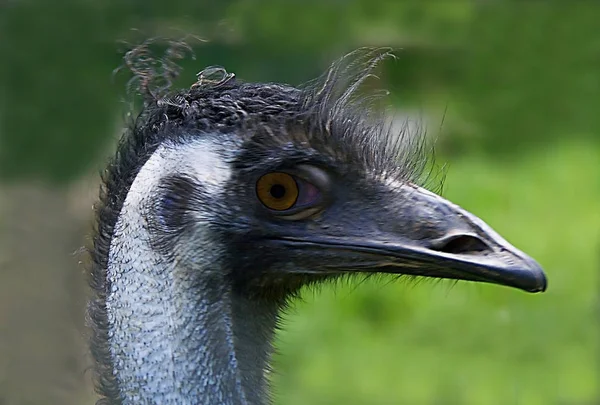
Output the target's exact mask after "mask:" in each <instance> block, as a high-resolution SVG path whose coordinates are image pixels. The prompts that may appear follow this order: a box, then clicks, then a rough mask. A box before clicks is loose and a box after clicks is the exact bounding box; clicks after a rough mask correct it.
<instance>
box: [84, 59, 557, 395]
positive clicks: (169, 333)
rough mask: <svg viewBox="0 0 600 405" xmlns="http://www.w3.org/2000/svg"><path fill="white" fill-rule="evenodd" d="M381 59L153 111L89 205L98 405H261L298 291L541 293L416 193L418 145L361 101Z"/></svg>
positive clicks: (495, 243)
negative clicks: (380, 284)
mask: <svg viewBox="0 0 600 405" xmlns="http://www.w3.org/2000/svg"><path fill="white" fill-rule="evenodd" d="M384 57H385V55H383V54H380V53H374V52H365V53H363V54H360V55H358V56H357V55H356V54H351V55H349V56H346V57H344V58H342V59H341V60H339V61H337V62H336V63H334V64H333V65H332V66H331V67H330V68H329V69H328V70H327V71H326V72H325V73H324V74H323V76H322V77H321V78H319V79H317V80H315V81H313V82H312V83H310V84H309V85H306V86H304V87H302V88H295V87H291V86H288V85H283V84H274V83H268V84H255V83H243V82H240V81H238V80H236V79H235V78H233V77H232V75H229V74H223V75H222V77H221V78H220V79H215V80H208V79H206V80H204V79H203V77H204V76H203V75H200V78H201V80H200V81H199V82H198V83H196V84H195V85H194V86H192V87H191V88H190V89H187V90H182V91H179V92H177V93H175V94H172V95H170V96H164V97H155V98H154V99H152V100H151V101H149V102H147V103H146V105H145V107H144V108H143V110H142V112H141V113H140V114H139V116H138V117H137V118H136V120H135V123H134V124H133V126H132V127H131V129H130V130H128V131H127V132H126V133H125V135H124V136H123V138H122V139H121V142H120V145H119V147H118V150H117V153H116V156H115V157H114V159H113V160H112V161H111V162H110V164H109V165H108V168H107V169H106V171H105V175H104V179H103V180H104V181H103V187H102V188H101V197H100V203H99V205H98V206H97V208H96V212H97V232H96V234H95V238H94V249H93V252H92V255H93V262H94V266H93V269H92V282H91V284H92V290H93V292H94V297H93V299H92V300H91V301H90V304H89V310H88V311H89V318H90V320H91V326H92V330H93V332H92V341H91V349H92V354H93V356H94V358H95V371H96V386H97V391H98V393H99V394H100V395H101V397H102V399H100V400H99V402H98V403H99V404H111V405H117V404H123V405H133V404H135V405H151V404H157V405H158V404H160V405H170V404H178V405H184V404H206V405H215V404H226V405H262V404H267V403H269V402H270V401H269V392H268V377H267V373H266V371H267V370H268V368H269V358H270V355H271V354H272V347H271V342H272V340H273V337H274V333H275V330H276V328H277V326H278V319H279V317H280V314H281V313H282V311H284V310H285V308H286V306H287V305H288V303H289V302H290V300H292V299H293V298H294V297H296V296H297V294H298V292H299V290H300V289H301V288H302V287H303V286H307V285H314V284H319V283H323V282H326V281H329V280H335V279H338V278H340V277H350V276H352V275H363V276H369V275H373V274H389V275H393V276H396V277H399V276H401V275H402V276H405V277H433V278H445V279H454V280H469V281H477V282H487V283H495V284H500V285H505V286H509V287H514V288H518V289H521V290H524V291H528V292H540V291H544V290H545V289H546V277H545V275H544V272H543V270H542V269H541V267H540V266H539V265H538V264H537V263H536V262H535V261H534V260H533V259H532V258H530V257H529V256H528V255H526V254H525V253H523V252H521V251H520V250H518V249H516V248H515V247H513V246H512V245H511V244H509V243H508V242H507V241H506V240H504V239H503V238H502V237H501V236H500V235H498V234H497V233H496V232H494V231H493V230H492V229H491V228H490V227H489V226H488V225H486V224H485V223H484V222H483V221H482V220H480V219H479V218H477V217H476V216H475V215H473V214H471V213H469V212H467V211H466V210H464V209H461V208H460V207H458V206H457V205H454V204H452V203H451V202H449V201H447V200H445V199H443V198H442V197H440V196H438V195H436V194H434V193H433V192H430V191H427V190H426V189H425V188H424V187H423V184H421V183H420V180H421V179H422V177H423V176H422V174H423V170H424V169H425V166H426V165H425V164H424V163H423V162H424V161H425V160H426V153H425V152H424V150H425V149H424V148H423V147H422V146H423V142H422V136H408V135H406V134H397V133H394V132H393V131H391V130H390V127H389V126H388V125H386V124H385V119H384V117H383V115H382V114H379V113H377V112H376V111H378V110H377V109H375V108H371V105H372V98H370V97H366V96H361V93H360V92H359V88H361V86H362V85H363V83H364V82H365V80H367V79H368V78H369V77H370V76H371V75H372V71H373V69H374V68H375V66H376V65H377V63H378V62H379V61H380V60H381V59H383V58H384ZM419 184H420V185H419Z"/></svg>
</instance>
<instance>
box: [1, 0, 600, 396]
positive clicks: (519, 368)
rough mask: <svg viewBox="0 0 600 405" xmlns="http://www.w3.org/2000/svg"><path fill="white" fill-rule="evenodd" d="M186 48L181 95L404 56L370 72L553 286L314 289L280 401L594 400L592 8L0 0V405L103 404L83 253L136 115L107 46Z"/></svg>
mask: <svg viewBox="0 0 600 405" xmlns="http://www.w3.org/2000/svg"><path fill="white" fill-rule="evenodd" d="M132 28H134V29H136V30H132ZM188 33H191V34H195V35H197V36H199V37H201V38H204V39H208V40H209V42H205V43H198V44H197V46H196V47H195V53H196V60H189V61H186V62H184V63H183V65H184V67H185V70H184V71H183V75H182V79H181V80H182V83H183V84H184V85H189V83H192V82H193V81H194V79H195V73H196V72H198V71H200V70H201V69H202V68H203V67H205V66H208V65H223V66H225V67H226V68H227V70H228V71H232V72H235V73H236V76H237V77H238V78H241V79H243V80H246V81H284V82H288V83H292V84H300V83H302V82H305V81H307V80H309V79H311V78H313V77H314V76H315V75H317V74H318V73H319V72H320V71H322V70H323V69H324V68H325V67H326V66H327V65H328V64H329V63H330V62H331V61H332V60H334V59H336V58H338V57H339V56H341V55H343V54H344V53H346V52H348V51H349V50H352V49H354V48H356V47H358V46H363V45H371V46H372V45H381V46H392V47H395V48H399V49H400V50H399V51H398V52H397V55H398V59H397V60H396V61H394V62H390V63H387V64H386V65H385V66H384V67H383V71H382V74H381V77H382V80H383V82H384V86H385V87H387V88H389V89H390V90H391V92H392V94H391V97H392V101H393V103H394V105H395V106H396V108H397V109H398V111H400V112H404V113H407V114H413V113H415V114H417V115H418V116H420V117H423V118H424V119H425V121H426V123H427V127H428V130H429V131H430V132H431V133H432V134H433V135H434V136H437V137H438V138H439V140H438V142H437V161H438V163H443V164H444V163H445V164H446V169H447V177H446V180H445V184H444V196H445V197H447V198H449V199H450V200H453V201H454V202H456V203H458V204H459V205H461V206H463V207H464V208H466V209H468V210H470V211H472V212H474V213H475V214H477V215H478V216H480V217H482V218H483V219H484V220H485V221H486V222H488V223H489V224H490V225H492V226H493V227H494V228H496V229H497V230H498V231H499V232H500V233H501V234H503V236H505V237H506V238H507V239H508V240H509V241H511V242H512V243H514V244H515V245H516V246H518V247H519V248H521V249H522V250H524V251H526V252H527V253H529V254H531V255H532V256H533V257H535V258H536V259H537V260H538V261H539V262H540V263H541V264H542V265H543V267H544V268H545V270H546V271H547V274H548V277H549V290H548V292H547V293H545V294H542V295H528V294H524V293H522V292H519V291H513V290H510V289H507V288H501V287H497V286H488V285H475V284H468V283H458V284H457V285H453V284H452V283H449V282H439V283H437V282H436V283H434V282H420V283H416V284H415V283H406V282H404V283H403V282H396V283H385V282H384V283H382V282H374V281H368V282H364V283H356V284H353V285H341V286H337V287H336V288H332V287H331V288H330V287H326V288H323V289H322V290H321V291H319V292H318V293H315V292H313V291H306V292H305V294H304V301H303V302H299V303H298V304H297V305H296V306H295V307H294V308H293V310H292V311H291V312H290V314H289V315H288V316H287V318H286V328H285V330H284V331H282V332H281V333H280V334H279V335H278V339H277V347H278V350H279V354H278V355H277V356H276V357H275V359H274V365H275V369H276V373H275V374H274V375H273V385H274V392H275V399H276V401H275V402H276V404H282V405H283V404H290V405H295V404H315V405H318V404H409V405H426V404H427V405H430V404H431V405H433V404H436V405H454V404H456V405H459V404H460V405H461V404H465V405H467V404H469V405H470V404H472V405H486V404H490V405H491V404H498V405H501V404H519V405H538V404H539V405H551V404H565V405H567V404H568V405H592V404H599V403H600V399H599V398H600V392H599V381H600V370H599V367H600V350H599V349H600V347H599V346H600V344H599V342H600V331H599V328H598V321H599V317H600V313H599V311H600V301H599V300H598V294H599V292H600V280H599V279H598V275H599V271H600V3H598V2H595V1H577V2H564V1H561V2H558V1H544V2H542V1H528V2H517V1H507V0H505V1H501V0H487V1H483V0H481V1H475V0H473V1H466V0H465V1H458V0H457V1H431V2H427V1H409V0H405V1H397V2H392V1H383V0H382V1H376V0H369V1H366V0H360V1H341V0H336V1H308V0H305V1H274V0H270V1H260V2H259V1H250V0H235V1H234V0H229V1H225V0H221V1H219V2H209V1H199V0H189V1H169V2H164V1H158V0H146V1H135V0H129V1H122V0H121V1H116V0H112V1H111V0H105V1H96V2H94V1H86V0H79V1H57V2H52V3H51V2H46V1H42V0H38V1H35V0H30V1H26V0H5V1H3V2H0V179H1V180H0V404H3V405H5V404H6V405H14V404H18V405H21V404H23V405H25V404H34V405H35V404H82V403H85V404H92V403H93V401H94V396H93V394H92V391H91V387H90V385H89V382H88V380H89V373H87V372H86V371H85V370H86V367H87V366H88V365H89V363H88V361H89V360H88V358H87V351H86V349H85V342H84V340H83V339H82V336H83V334H84V333H85V329H84V327H83V308H84V303H85V289H84V281H83V280H84V277H83V275H84V273H85V255H81V254H79V253H80V252H79V250H78V248H79V247H80V246H82V245H83V244H85V243H86V242H87V240H88V237H87V235H89V233H90V224H91V214H92V211H91V205H92V203H93V201H94V199H95V193H96V190H97V186H98V177H97V172H98V170H99V169H100V168H101V167H102V166H103V164H104V163H105V161H106V158H107V157H108V156H110V154H111V152H112V151H113V148H114V145H115V142H116V140H117V139H118V137H119V135H120V133H121V128H122V126H123V122H124V114H125V112H126V109H127V104H126V103H123V102H122V100H123V99H124V97H125V83H126V81H127V77H126V75H120V74H119V75H117V76H115V78H113V77H112V71H113V69H115V68H117V67H118V66H119V65H120V64H121V56H122V52H123V51H124V50H126V49H127V45H120V44H119V41H126V42H130V43H138V42H140V41H141V40H143V39H144V38H146V37H149V36H155V35H163V36H174V37H182V36H183V35H185V34H188ZM442 121H443V125H442ZM80 262H83V263H80Z"/></svg>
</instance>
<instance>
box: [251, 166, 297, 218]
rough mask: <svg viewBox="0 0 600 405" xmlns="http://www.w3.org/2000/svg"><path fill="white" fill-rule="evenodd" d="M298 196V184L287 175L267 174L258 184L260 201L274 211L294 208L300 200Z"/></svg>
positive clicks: (257, 190)
mask: <svg viewBox="0 0 600 405" xmlns="http://www.w3.org/2000/svg"><path fill="white" fill-rule="evenodd" d="M298 194H299V191H298V183H296V180H295V179H294V177H293V176H292V175H290V174H287V173H282V172H273V173H267V174H265V175H264V176H262V177H261V178H260V179H259V180H258V182H257V183H256V195H257V196H258V199H259V200H260V202H261V203H263V204H264V205H265V207H267V208H269V209H271V210H274V211H285V210H288V209H290V208H292V207H293V206H294V205H295V204H296V201H297V200H298Z"/></svg>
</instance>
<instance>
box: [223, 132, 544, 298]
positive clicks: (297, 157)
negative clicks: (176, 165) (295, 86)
mask: <svg viewBox="0 0 600 405" xmlns="http://www.w3.org/2000/svg"><path fill="white" fill-rule="evenodd" d="M309 138H310V136H305V137H299V140H297V143H294V140H291V141H290V142H289V143H283V144H281V145H279V146H274V145H273V144H272V143H270V144H269V147H268V148H267V147H263V146H264V145H262V144H261V141H260V140H258V141H257V140H252V141H249V142H248V143H247V144H246V145H244V146H243V147H242V152H241V153H240V155H239V157H238V159H237V161H236V162H234V163H233V169H232V172H233V173H234V175H233V178H232V179H231V180H230V185H229V186H228V190H227V192H226V193H225V195H227V196H228V198H230V200H231V204H230V205H231V206H232V207H237V209H233V210H232V212H234V213H235V214H234V216H233V217H231V218H230V219H229V220H228V221H225V222H228V223H235V224H236V225H235V227H232V228H230V229H229V231H227V232H226V233H225V234H226V235H225V239H224V240H226V241H227V244H228V246H230V247H231V249H232V251H231V252H230V255H229V257H232V258H234V259H233V264H232V266H231V267H232V268H233V269H234V270H233V271H234V273H233V274H234V278H235V279H236V280H237V281H240V282H241V283H242V285H243V286H244V290H248V285H247V284H252V283H256V284H257V285H258V287H260V289H261V291H262V292H264V291H265V290H266V291H269V289H268V288H266V287H269V286H272V287H274V286H276V285H277V284H278V283H279V284H283V285H288V286H291V285H295V284H294V283H293V280H295V281H297V282H298V283H299V284H304V283H306V282H310V280H313V279H314V280H321V279H323V278H327V277H335V276H340V275H348V274H370V273H389V274H396V275H413V276H423V277H435V278H447V279H458V280H470V281H480V282H488V283H496V284H502V285H506V286H510V287H516V288H519V289H522V290H525V291H529V292H539V291H544V290H545V289H546V278H545V275H544V272H543V270H542V269H541V267H540V266H539V265H538V264H537V263H536V262H535V261H534V260H533V259H532V258H530V257H529V256H527V255H526V254H525V253H523V252H521V251H520V250H518V249H517V248H515V247H514V246H512V245H511V244H510V243H508V242H507V241H506V240H504V239H503V238H502V237H501V236H500V235H498V234H497V233H496V232H494V231H493V230H492V228H490V227H489V226H488V225H487V224H485V223H484V222H483V221H482V220H481V219H479V218H477V217H476V216H475V215H473V214H471V213H469V212H467V211H466V210H464V209H462V208H460V207H459V206H457V205H455V204H453V203H451V202H450V201H448V200H446V199H444V198H442V197H440V196H438V195H436V194H434V193H432V192H429V191H427V190H426V189H424V188H422V187H419V186H418V185H416V184H415V183H413V182H412V181H410V180H408V179H406V177H405V176H403V173H405V167H404V166H402V165H401V164H397V163H395V161H394V158H393V156H395V155H394V154H393V153H391V154H388V155H387V156H388V158H389V161H387V162H385V164H383V163H382V162H383V160H385V158H382V157H381V156H378V159H379V163H380V165H379V166H378V167H379V168H378V169H377V168H376V167H377V165H375V164H370V162H369V158H365V157H364V156H365V155H367V156H376V155H378V154H377V153H374V152H373V151H371V152H369V151H367V150H364V149H361V148H355V149H354V150H353V151H350V150H348V149H347V148H346V150H345V151H344V153H339V151H340V150H343V149H344V146H343V145H342V144H339V145H336V144H335V143H336V141H335V139H333V140H331V139H330V142H329V143H328V145H327V146H323V145H322V144H317V146H314V145H313V146H314V147H311V146H308V145H307V144H306V139H309ZM290 139H291V138H290ZM303 139H304V140H303ZM303 142H304V145H301V144H302V143H303ZM257 143H258V144H257ZM372 143H373V144H377V142H372ZM248 162H252V163H251V164H248ZM361 162H362V163H361ZM371 163H372V162H371ZM384 167H385V169H383V168H384ZM242 201H251V203H250V204H244V203H241V202H242ZM250 264H251V265H250ZM298 280H300V281H298Z"/></svg>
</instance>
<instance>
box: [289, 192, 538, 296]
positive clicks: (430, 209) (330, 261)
mask: <svg viewBox="0 0 600 405" xmlns="http://www.w3.org/2000/svg"><path fill="white" fill-rule="evenodd" d="M393 194H394V199H397V200H398V201H400V202H398V203H391V204H388V205H387V206H386V209H381V210H380V212H379V213H375V212H370V213H368V212H367V211H369V209H367V210H363V211H361V214H359V215H361V218H357V221H356V222H357V224H356V225H354V230H353V231H352V232H351V233H350V235H348V234H346V235H344V236H340V235H319V236H316V235H312V236H310V237H309V238H306V237H301V238H296V237H286V238H284V239H283V240H284V241H285V244H286V245H287V246H288V248H289V247H294V248H301V249H302V250H303V251H304V252H305V253H307V250H308V251H309V252H310V253H309V254H310V255H317V256H318V257H319V258H320V260H321V262H320V265H319V267H320V268H321V269H322V270H324V271H325V272H338V273H346V272H366V273H372V272H379V273H392V274H407V275H416V276H423V277H435V278H447V279H458V280H470V281H479V282H487V283H494V284H500V285H504V286H509V287H514V288H518V289H521V290H524V291H527V292H542V291H545V290H546V287H547V281H546V276H545V274H544V271H543V270H542V268H541V267H540V265H539V264H538V263H537V262H536V261H535V260H533V259H532V258H531V257H529V256H528V255H526V254H525V253H523V252H522V251H520V250H518V249H517V248H515V247H514V246H512V245H511V244H510V243H508V242H507V241H506V240H505V239H503V238H502V237H501V236H500V235H498V234H497V233H496V232H495V231H494V230H493V229H492V228H491V227H490V226H488V225H487V224H485V223H484V222H483V221H482V220H481V219H479V218H477V217H476V216H475V215H473V214H471V213H469V212H467V211H466V210H464V209H462V208H460V207H459V206H457V205H455V204H453V203H451V202H450V201H448V200H445V199H444V198H442V197H440V196H438V195H436V194H434V193H431V192H429V191H427V190H425V189H423V188H421V187H417V186H413V185H403V186H402V187H400V189H399V190H395V191H394V192H393ZM390 206H391V208H388V207H390ZM372 211H376V209H373V210H372ZM382 215H383V216H384V217H383V218H382ZM364 216H368V217H369V218H371V219H365V218H364ZM378 217H379V218H381V219H380V220H375V219H374V218H378ZM373 223H376V225H375V226H372V224H373ZM374 228H375V229H374ZM368 229H372V231H369V230H368ZM345 230H346V231H347V230H348V228H345ZM352 234H354V235H355V236H352Z"/></svg>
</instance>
